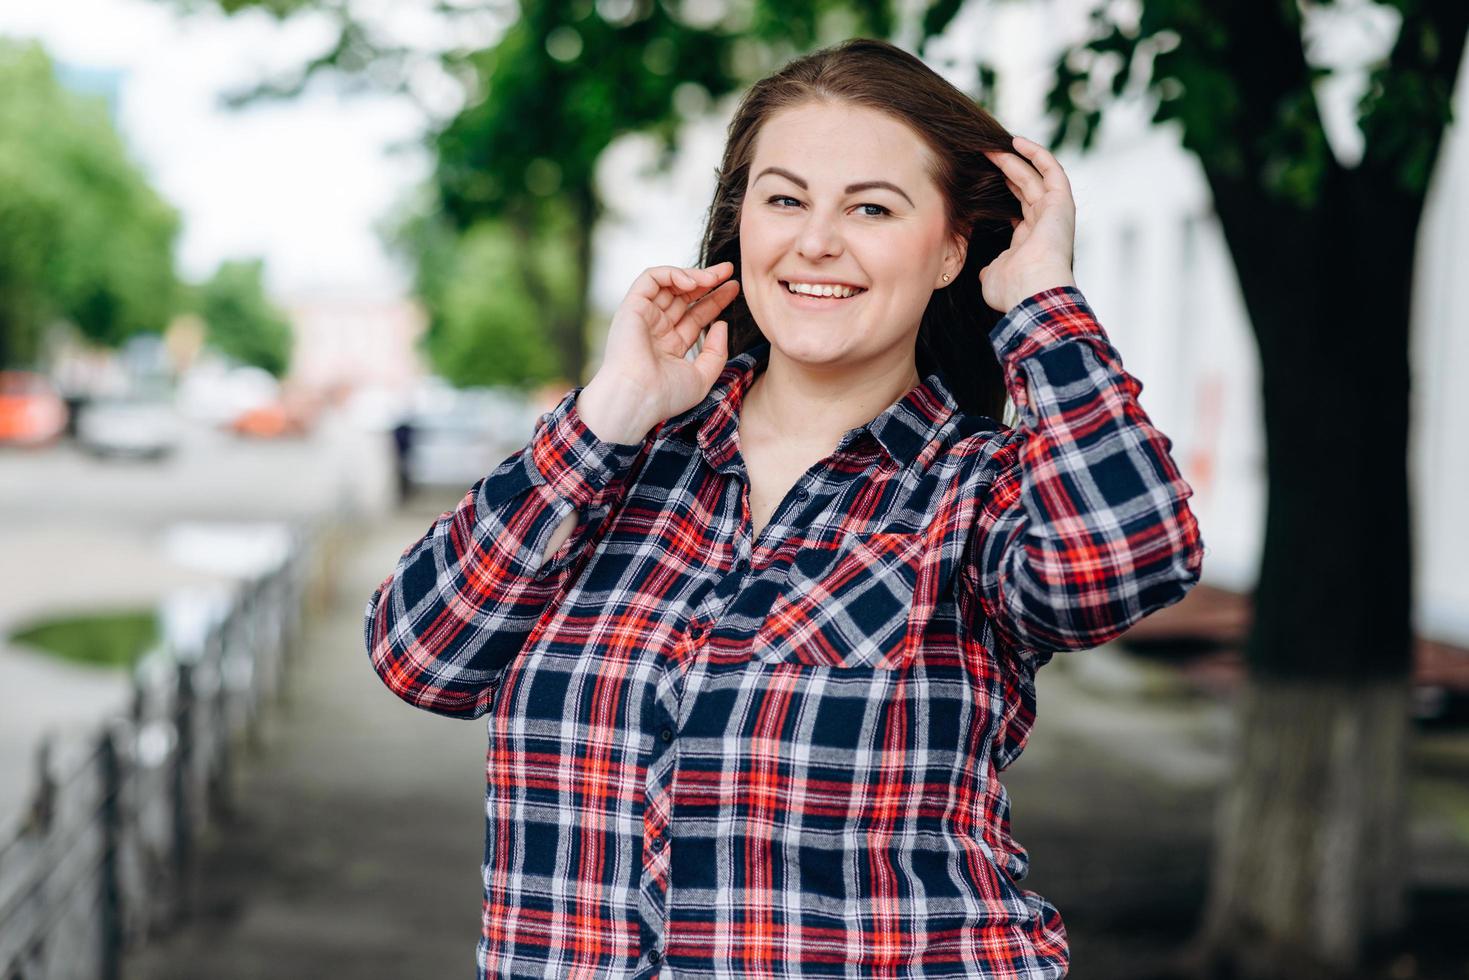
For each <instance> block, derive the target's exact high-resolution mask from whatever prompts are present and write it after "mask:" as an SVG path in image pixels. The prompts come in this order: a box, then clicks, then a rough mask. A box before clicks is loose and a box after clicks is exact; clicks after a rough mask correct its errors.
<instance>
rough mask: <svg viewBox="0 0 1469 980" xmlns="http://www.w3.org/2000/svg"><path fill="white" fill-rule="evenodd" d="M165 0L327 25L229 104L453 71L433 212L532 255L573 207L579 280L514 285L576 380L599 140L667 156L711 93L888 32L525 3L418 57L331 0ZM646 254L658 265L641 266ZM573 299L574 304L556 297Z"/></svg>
mask: <svg viewBox="0 0 1469 980" xmlns="http://www.w3.org/2000/svg"><path fill="white" fill-rule="evenodd" d="M167 2H170V3H172V4H173V5H175V6H178V7H182V8H184V9H196V8H199V7H201V6H206V7H207V6H211V5H215V6H218V7H219V8H220V9H223V10H225V11H226V12H229V13H234V12H236V11H239V10H243V9H251V8H257V9H263V10H265V11H267V12H269V13H271V14H273V15H275V16H277V17H280V18H289V17H292V16H295V15H297V14H302V13H310V14H312V15H314V16H317V17H322V16H325V17H328V18H332V19H334V20H335V22H336V24H337V28H338V31H337V38H336V41H335V42H334V43H333V44H331V45H330V46H329V47H328V48H327V49H326V50H325V51H324V52H323V53H322V54H321V55H320V56H319V57H317V58H315V59H312V60H311V61H309V62H307V63H306V64H304V65H302V66H301V67H300V68H299V70H294V71H292V72H290V73H288V74H287V75H285V76H283V77H279V78H272V79H267V80H265V81H263V82H261V83H260V84H258V85H255V86H253V87H251V88H250V89H247V90H245V91H242V92H239V93H236V94H235V95H234V96H233V97H232V99H231V101H233V102H235V103H237V104H240V103H247V102H251V101H254V100H256V99H259V98H269V97H276V98H280V97H291V96H294V95H296V94H298V93H300V92H301V91H302V90H303V89H304V88H305V86H306V85H307V83H308V81H309V80H310V79H311V78H312V77H313V76H314V75H315V74H316V73H317V72H320V71H323V70H329V71H332V72H335V73H337V74H338V75H339V76H343V77H346V78H349V79H352V80H353V81H354V82H366V83H367V84H372V85H380V86H386V87H388V88H390V89H396V90H400V91H409V92H411V91H412V79H413V78H414V77H415V76H416V75H418V74H419V73H421V69H422V68H423V67H424V61H425V60H426V59H427V60H432V61H433V62H434V63H436V64H437V65H438V66H439V67H441V68H443V69H445V70H446V71H447V72H448V73H449V74H450V75H451V76H452V77H454V78H456V79H458V80H460V81H461V82H462V84H463V87H464V91H465V94H466V99H465V103H464V107H463V109H462V110H461V111H459V112H458V113H456V114H455V115H454V116H453V117H452V118H450V119H448V120H446V121H444V122H442V123H438V124H435V125H433V126H432V127H431V132H430V134H429V137H428V142H429V145H430V147H431V149H432V150H433V153H434V159H435V161H436V166H435V172H434V179H433V187H434V191H435V195H434V201H433V202H432V206H433V207H434V208H435V209H436V210H441V211H442V212H443V214H444V215H445V217H446V220H447V221H448V223H449V225H450V226H451V227H452V228H454V229H455V230H457V231H460V232H463V231H465V230H467V229H469V228H470V227H471V226H474V225H475V224H477V223H478V222H481V221H485V220H491V221H494V222H496V223H498V224H499V226H500V227H501V228H503V229H504V231H505V232H506V233H507V234H509V235H510V236H512V238H513V239H514V240H516V241H518V242H519V243H520V244H519V248H520V251H521V252H522V254H526V255H528V254H530V253H531V252H532V251H533V250H532V248H531V243H532V242H533V241H534V240H535V239H536V238H538V237H539V236H541V235H544V234H546V229H547V228H548V227H560V225H559V220H558V217H557V216H559V215H560V214H570V215H571V217H572V222H571V225H570V226H569V230H568V231H567V234H568V235H569V238H570V243H571V254H572V256H573V262H572V264H571V269H572V270H573V272H574V273H575V276H576V279H575V281H574V284H573V287H572V289H571V291H570V293H569V294H568V293H564V292H563V293H558V292H557V288H558V287H557V286H556V284H555V283H553V282H551V281H550V280H548V279H547V278H546V273H544V272H543V271H541V270H540V269H539V268H538V267H537V266H536V265H535V264H533V263H527V264H526V266H525V268H524V269H523V270H522V273H521V275H520V276H519V277H518V278H519V281H520V282H521V283H522V284H523V287H524V289H525V292H526V294H527V295H528V296H529V297H530V299H531V300H532V301H533V302H534V303H535V305H536V308H537V309H538V310H540V311H541V313H540V324H541V328H542V330H543V331H544V336H545V337H546V338H547V340H548V342H549V343H550V345H551V348H552V351H553V352H554V354H555V356H556V359H557V364H558V373H559V374H560V375H561V376H563V377H567V378H572V379H581V378H583V377H584V376H585V373H586V367H587V353H588V343H587V329H586V328H587V323H588V321H589V319H590V316H591V311H590V308H589V282H590V274H591V254H592V233H593V230H594V229H595V227H596V224H597V221H598V220H599V219H600V217H601V215H602V211H603V208H602V204H601V201H600V200H599V197H598V194H597V189H596V186H595V183H594V181H593V179H592V178H593V171H594V168H595V166H596V162H597V160H598V158H599V157H600V156H601V154H602V151H603V150H604V149H606V148H607V146H608V144H609V143H611V141H612V140H613V139H615V138H616V137H618V136H620V135H623V134H625V133H629V132H646V133H652V134H655V135H657V136H658V137H659V138H660V139H661V141H662V144H663V151H664V152H663V154H662V160H663V162H664V164H667V163H669V162H671V161H672V160H673V159H674V156H675V153H676V150H677V134H678V128H679V126H680V124H681V122H682V121H683V120H684V118H685V117H686V116H687V115H689V114H690V113H692V112H697V111H699V110H700V109H702V108H703V107H704V106H705V105H707V104H708V103H709V102H710V101H711V100H713V99H717V98H719V97H721V96H724V95H726V94H728V93H731V92H734V91H737V90H738V89H740V88H742V87H743V86H744V85H745V84H747V83H748V82H749V81H750V80H751V79H753V78H754V77H756V76H758V75H760V74H763V73H765V72H766V71H769V70H770V69H771V68H773V67H775V66H776V65H777V64H779V63H780V62H782V61H784V60H785V59H787V58H789V57H791V56H793V55H795V54H797V53H799V52H800V51H802V50H804V49H806V48H809V47H811V46H812V45H814V44H818V43H824V42H826V41H833V40H837V39H839V38H841V37H844V36H847V35H849V34H852V33H873V34H878V35H886V34H888V33H890V31H891V29H892V26H893V22H892V16H891V12H890V11H889V9H888V6H887V5H886V4H885V3H878V2H873V0H861V2H856V3H853V2H839V0H805V2H780V3H776V2H773V0H756V2H754V3H752V4H743V5H731V6H730V7H729V8H728V9H726V10H724V11H723V12H721V13H718V15H717V16H716V17H714V18H712V19H705V20H698V19H696V14H695V12H694V8H693V7H692V6H683V5H676V4H664V3H656V2H653V0H626V2H622V3H603V4H600V5H599V4H598V3H596V2H595V0H520V2H519V3H518V4H517V5H516V8H512V9H518V11H519V17H518V18H516V19H515V20H514V21H513V22H512V23H510V24H509V25H508V27H507V28H506V30H505V32H504V34H503V35H502V36H501V38H500V39H499V41H497V42H496V43H495V44H494V45H493V46H491V47H488V48H448V49H444V50H439V51H434V52H424V51H416V50H414V49H412V48H410V47H405V46H403V45H399V44H395V43H394V42H392V41H391V40H390V39H388V38H386V37H384V32H383V31H382V30H381V29H380V28H378V27H377V26H376V25H375V24H373V23H371V22H368V21H364V20H363V19H361V18H360V17H359V16H358V14H357V13H356V12H355V11H354V8H353V7H352V6H351V5H350V4H348V3H340V2H336V0H167ZM436 10H438V12H439V13H440V14H441V15H442V16H443V17H445V18H446V19H447V20H449V21H451V22H452V21H454V20H456V19H464V20H466V21H467V20H469V19H470V18H474V17H481V18H482V17H483V16H484V15H485V12H486V11H485V9H484V8H483V7H479V6H470V5H465V6H458V5H451V4H441V5H439V6H438V7H437V8H436ZM445 33H446V35H449V36H474V35H475V34H476V33H477V31H472V30H464V31H457V30H456V29H455V28H454V26H453V25H452V23H451V25H450V27H449V28H448V29H446V31H445ZM685 260H686V259H684V258H683V257H670V258H669V259H667V260H666V261H673V262H678V261H685ZM655 261H665V260H658V259H652V258H650V263H649V264H653V262H655ZM430 275H432V273H430ZM566 295H569V296H570V297H571V298H572V300H573V302H572V303H571V304H570V305H567V304H564V303H562V302H560V298H561V296H566Z"/></svg>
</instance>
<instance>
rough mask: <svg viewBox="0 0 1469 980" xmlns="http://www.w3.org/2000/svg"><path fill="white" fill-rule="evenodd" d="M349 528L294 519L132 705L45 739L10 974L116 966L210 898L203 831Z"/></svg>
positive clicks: (51, 975) (16, 978) (7, 950)
mask: <svg viewBox="0 0 1469 980" xmlns="http://www.w3.org/2000/svg"><path fill="white" fill-rule="evenodd" d="M333 533H334V532H333V531H332V529H331V528H330V527H329V526H328V525H326V524H325V523H318V524H305V523H303V524H300V525H297V526H295V527H294V528H292V529H291V531H290V545H289V547H288V548H287V549H285V554H284V557H283V559H282V560H281V561H280V562H279V563H278V564H276V565H275V566H274V567H272V568H270V569H269V570H267V571H265V572H263V573H261V574H258V575H254V576H251V577H249V578H247V579H246V580H245V581H244V582H243V583H242V585H241V587H240V588H239V590H238V591H237V592H236V593H235V594H234V595H233V597H232V598H231V599H230V600H228V601H227V602H225V603H222V604H221V605H219V606H218V607H216V608H214V609H213V610H211V611H210V613H209V616H208V620H207V622H206V624H205V628H204V630H203V631H202V635H201V638H200V640H199V642H197V643H192V644H188V645H186V646H183V647H179V646H178V645H177V644H173V645H172V646H173V648H172V649H169V648H167V646H165V647H160V648H159V649H158V650H155V651H153V653H152V654H150V656H149V657H146V658H144V660H143V661H142V662H140V664H139V665H138V668H137V669H136V670H135V671H134V674H133V681H132V683H133V698H132V705H131V710H130V711H129V712H127V714H126V715H125V716H122V717H113V718H108V719H105V720H103V721H101V722H99V724H98V726H97V728H96V730H95V732H93V733H92V734H91V735H90V737H86V738H80V739H78V738H72V739H66V740H62V739H57V738H55V737H48V738H47V739H45V740H44V741H43V742H42V743H41V745H40V749H39V751H38V755H37V764H36V788H35V795H34V797H33V803H32V805H31V807H30V809H29V812H28V813H25V814H22V815H20V816H19V817H18V818H16V819H15V820H14V821H13V822H12V823H11V824H10V825H8V826H5V827H0V980H42V978H45V980H59V978H68V980H70V978H92V977H100V978H116V977H118V976H119V975H120V969H121V961H122V957H123V954H124V953H125V952H126V951H127V950H129V949H132V948H133V947H135V946H136V945H139V944H141V943H144V942H146V941H147V940H148V939H149V938H150V937H153V936H156V935H159V934H162V933H164V932H167V931H169V930H170V929H172V928H174V927H175V926H176V925H177V924H179V922H180V921H182V920H184V919H186V918H187V917H188V916H189V914H190V913H191V911H192V910H193V909H194V908H195V906H196V905H197V898H198V891H199V886H200V881H199V874H198V869H197V862H196V859H195V858H196V853H195V852H196V845H197V843H198V841H199V837H200V834H201V832H202V831H204V830H205V829H206V828H207V827H208V826H209V825H210V824H211V823H212V822H214V821H215V820H216V819H218V818H220V817H221V816H224V815H227V814H228V813H229V811H230V808H231V805H232V796H233V790H232V785H233V772H234V767H235V763H236V761H237V756H238V754H239V752H240V750H241V749H245V750H252V749H256V750H258V749H259V748H260V745H261V738H260V727H261V724H262V721H263V712H262V709H264V708H265V707H267V705H268V703H269V702H270V701H273V700H275V699H277V698H278V697H279V696H280V695H281V693H282V686H281V681H282V679H283V677H284V675H285V673H286V669H287V666H288V661H289V660H290V659H291V658H292V656H293V654H292V651H293V649H294V648H295V646H296V644H297V641H298V639H299V633H300V629H301V626H302V620H303V612H304V611H305V610H306V609H308V608H309V607H310V606H311V605H312V604H313V603H314V602H318V601H321V600H320V599H319V590H320V589H321V588H323V585H322V582H321V576H320V574H319V573H318V569H317V567H316V566H317V565H318V564H319V563H321V562H322V559H323V552H324V551H327V550H329V549H330V548H331V541H330V539H331V538H332V536H333ZM15 694H16V696H24V692H15Z"/></svg>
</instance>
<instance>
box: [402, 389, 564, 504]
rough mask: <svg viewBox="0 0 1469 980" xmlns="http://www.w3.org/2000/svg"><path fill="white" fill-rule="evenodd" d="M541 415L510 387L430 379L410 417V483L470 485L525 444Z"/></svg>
mask: <svg viewBox="0 0 1469 980" xmlns="http://www.w3.org/2000/svg"><path fill="white" fill-rule="evenodd" d="M537 414H539V413H537V412H535V411H534V410H533V409H532V408H531V406H530V404H529V403H528V402H527V400H526V399H525V397H524V396H522V395H520V394H518V393H517V392H514V391H511V390H508V389H501V388H487V387H477V388H463V389H454V388H449V387H447V386H445V385H442V384H439V383H435V382H432V381H430V382H429V383H427V384H425V385H424V386H423V387H422V388H421V389H420V390H419V391H418V392H417V393H416V394H415V398H414V408H413V410H412V411H411V412H410V413H409V415H408V417H407V420H406V421H407V423H408V426H409V435H408V438H407V440H406V441H407V461H406V468H407V482H408V483H409V484H411V485H413V486H435V487H460V488H465V487H468V486H470V485H471V484H473V483H474V482H475V481H476V480H478V479H479V478H480V477H482V476H484V475H485V474H487V473H489V472H490V470H492V469H494V468H495V467H496V466H497V465H498V464H499V463H500V462H501V461H503V460H504V459H505V457H506V456H508V455H510V453H512V452H514V451H515V449H517V448H518V447H520V446H522V445H524V444H525V442H526V441H527V440H528V439H529V438H530V435H531V431H532V429H533V427H534V423H535V417H536V415H537Z"/></svg>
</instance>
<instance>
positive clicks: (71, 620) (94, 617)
mask: <svg viewBox="0 0 1469 980" xmlns="http://www.w3.org/2000/svg"><path fill="white" fill-rule="evenodd" d="M10 639H11V640H12V641H13V642H15V643H22V644H25V645H26V646H28V647H34V648H35V649H37V650H43V651H45V652H46V653H50V654H52V655H54V656H57V657H60V658H61V659H62V660H70V661H73V662H75V663H81V664H90V665H93V666H100V667H131V666H133V664H135V663H137V661H138V659H139V658H141V657H142V656H143V654H145V653H147V652H148V650H150V649H151V648H152V647H153V646H154V644H156V643H157V642H158V640H159V626H158V617H157V614H156V613H155V612H154V611H153V610H152V609H148V610H123V611H118V612H106V613H93V614H89V615H81V616H76V615H71V616H65V617H58V618H55V619H49V620H42V621H40V622H36V623H32V624H31V625H30V626H27V627H26V628H24V629H20V630H16V631H14V632H12V633H11V634H10Z"/></svg>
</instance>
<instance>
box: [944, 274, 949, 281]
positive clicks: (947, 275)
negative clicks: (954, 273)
mask: <svg viewBox="0 0 1469 980" xmlns="http://www.w3.org/2000/svg"><path fill="white" fill-rule="evenodd" d="M948 281H949V274H948V273H947V272H945V273H944V282H948Z"/></svg>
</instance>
